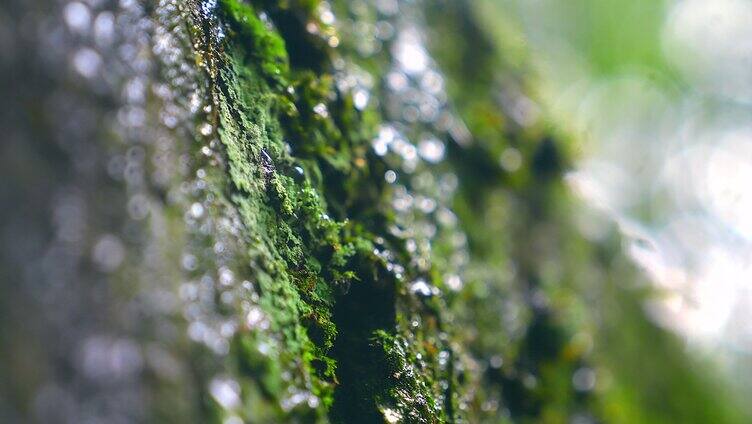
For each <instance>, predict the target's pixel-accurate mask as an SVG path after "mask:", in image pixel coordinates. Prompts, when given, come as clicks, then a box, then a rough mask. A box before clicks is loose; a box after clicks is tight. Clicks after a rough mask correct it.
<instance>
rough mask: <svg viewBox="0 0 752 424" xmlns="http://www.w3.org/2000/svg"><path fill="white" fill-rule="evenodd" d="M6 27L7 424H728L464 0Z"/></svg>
mask: <svg viewBox="0 0 752 424" xmlns="http://www.w3.org/2000/svg"><path fill="white" fill-rule="evenodd" d="M481 3H482V2H481ZM1 10H2V15H0V27H2V29H0V31H2V35H3V37H2V39H3V40H4V41H3V45H2V46H1V47H0V51H1V53H0V54H2V56H0V57H1V58H2V62H1V65H2V75H6V76H7V77H4V78H2V81H1V82H0V84H2V85H3V93H8V94H7V95H6V97H8V98H9V102H6V104H5V105H4V106H3V110H2V121H0V122H2V128H3V130H4V131H3V133H4V135H3V138H4V141H3V142H2V158H0V161H1V163H0V167H2V169H3V173H4V174H7V175H8V176H7V177H4V178H3V179H4V180H5V183H4V184H3V185H2V188H1V189H0V194H1V195H2V204H3V208H2V209H3V210H2V234H1V236H2V249H3V250H2V268H1V270H0V273H1V274H0V275H1V276H2V293H3V295H2V296H0V362H2V364H3V365H2V367H1V368H0V379H1V380H2V382H3V387H0V421H2V422H71V423H80V422H110V423H115V422H202V423H203V422H222V423H238V422H250V423H271V422H327V421H331V422H342V423H355V422H389V423H396V422H408V423H437V422H473V423H474V422H505V421H514V422H552V423H559V422H561V423H564V422H578V423H580V422H600V421H609V422H638V421H639V422H665V421H667V420H669V421H671V420H673V421H674V422H736V421H738V420H741V418H740V414H741V412H739V411H738V410H734V409H732V408H730V406H728V405H726V404H725V403H724V402H718V403H712V402H710V401H709V400H710V399H711V398H710V397H708V396H707V393H708V391H711V390H715V389H713V387H714V386H712V385H710V384H709V383H708V382H707V381H706V380H704V379H700V377H697V376H696V374H693V373H689V372H688V370H690V369H691V367H692V363H691V362H690V360H689V359H687V358H686V357H685V356H684V355H683V353H682V350H681V348H680V345H679V344H678V343H677V342H676V341H675V340H674V339H673V338H672V337H671V336H669V335H667V334H665V333H663V332H662V331H661V330H659V329H657V328H655V327H654V326H653V325H652V324H650V323H649V322H648V321H647V320H645V318H643V315H642V311H641V309H640V307H639V303H638V299H639V295H638V294H636V293H635V290H633V289H626V288H624V286H621V285H619V284H618V282H619V281H632V280H634V279H635V276H634V272H633V271H632V270H631V268H630V267H629V265H628V264H626V263H625V261H624V259H623V258H622V257H621V255H620V253H619V241H618V239H617V238H616V237H615V236H608V237H605V238H604V237H602V238H600V239H598V240H597V241H594V240H591V239H588V238H587V237H584V236H583V235H582V232H581V231H580V228H581V225H580V224H581V223H582V222H581V221H582V220H581V219H579V218H580V216H579V215H580V213H581V212H580V211H579V209H577V207H576V205H575V204H574V203H573V202H572V201H571V200H570V199H569V195H568V194H567V192H566V190H565V187H564V182H563V175H564V172H565V170H566V169H567V168H568V167H569V166H570V160H571V154H570V152H569V151H568V146H567V143H566V140H565V138H562V137H561V136H560V134H557V133H556V132H555V131H552V130H551V128H550V126H549V124H548V123H547V121H546V119H545V112H544V111H542V110H540V109H539V107H538V106H536V104H535V101H534V99H533V98H531V97H529V96H530V93H532V92H533V89H534V85H533V84H534V80H533V76H532V75H531V73H530V69H529V68H528V67H527V65H525V64H524V59H522V58H520V57H518V56H519V54H514V55H512V54H511V53H509V52H508V50H507V49H506V47H505V45H504V43H503V42H501V41H500V40H498V39H496V38H494V35H493V31H492V30H490V29H489V28H485V27H484V26H483V24H482V22H481V21H479V20H478V19H477V14H478V13H479V10H482V8H480V7H478V6H476V5H474V4H473V2H463V1H437V2H420V1H404V2H398V1H396V0H378V1H374V2H361V1H355V2H351V1H335V2H331V3H327V2H323V1H318V0H299V1H297V0H289V1H288V0H285V1H272V0H255V1H242V0H219V1H211V0H207V1H201V2H200V1H195V0H191V1H170V0H162V1H159V2H156V1H155V2H138V1H135V0H122V1H119V2H114V1H105V0H103V1H86V2H64V1H52V0H50V1H36V2H31V3H29V2H26V1H24V2H21V1H15V0H9V1H6V5H4V6H2V7H1ZM5 40H7V42H6V41H5ZM578 219H579V220H578ZM605 233H606V234H612V233H613V231H611V230H607V231H605ZM617 299H618V302H617ZM594 300H597V302H595V301H594ZM645 337H650V340H651V343H652V344H653V345H652V346H651V347H650V348H649V349H646V348H645V347H644V346H643V345H642V343H643V342H642V340H644V339H645ZM646 352H647V353H649V354H650V355H651V358H652V360H651V361H650V364H653V365H648V362H647V361H646V362H645V363H643V362H642V361H643V358H641V355H642V354H645V353H646ZM656 364H658V365H656ZM649 366H657V367H660V371H658V370H653V371H649ZM643 367H644V368H643ZM641 368H643V369H644V370H645V372H646V373H650V374H651V376H650V377H649V378H647V379H645V378H642V377H635V369H641ZM677 380H681V381H682V384H681V387H675V385H674V382H675V381H677ZM6 383H7V384H6ZM669 390H671V391H673V393H674V394H673V395H672V396H667V395H665V393H666V392H667V391H669ZM688 399H690V400H695V399H700V400H701V401H700V402H687V400H688ZM711 403H712V405H711Z"/></svg>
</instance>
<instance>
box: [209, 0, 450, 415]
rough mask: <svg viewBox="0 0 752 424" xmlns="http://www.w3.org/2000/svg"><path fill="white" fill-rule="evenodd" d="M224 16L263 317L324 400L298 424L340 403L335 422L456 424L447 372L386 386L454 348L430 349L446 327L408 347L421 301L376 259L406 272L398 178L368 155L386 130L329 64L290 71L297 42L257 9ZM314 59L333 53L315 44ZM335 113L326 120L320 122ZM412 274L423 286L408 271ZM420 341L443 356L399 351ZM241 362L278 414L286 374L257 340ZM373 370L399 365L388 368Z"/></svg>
mask: <svg viewBox="0 0 752 424" xmlns="http://www.w3.org/2000/svg"><path fill="white" fill-rule="evenodd" d="M261 7H263V8H264V11H265V12H267V13H268V16H271V17H272V19H274V18H275V17H280V16H287V17H289V16H291V15H292V16H295V17H296V19H297V21H298V23H300V24H304V23H305V22H307V21H308V20H309V19H312V18H302V19H301V18H300V16H304V15H305V14H310V13H311V11H312V10H314V9H315V7H314V6H313V5H312V3H306V4H304V5H303V6H298V5H296V6H295V7H291V6H289V4H285V3H280V4H277V3H274V4H270V2H265V4H263V5H261ZM220 16H221V18H222V20H223V21H224V22H225V24H226V29H227V38H226V41H225V42H223V43H222V47H221V49H218V50H217V51H215V52H206V53H205V54H207V55H215V56H216V59H218V60H216V61H215V62H214V64H213V65H210V69H209V74H210V75H212V76H213V81H214V83H213V86H214V89H213V92H214V96H215V106H216V109H215V114H216V120H217V123H218V127H219V135H220V140H221V141H222V143H223V145H224V146H225V150H226V156H227V165H228V172H229V175H230V179H231V181H232V188H231V189H229V192H228V196H229V197H230V198H231V199H232V201H233V203H234V204H235V205H236V207H237V209H238V210H239V212H240V215H241V217H242V220H243V223H244V225H245V228H246V235H245V237H246V238H247V240H248V242H249V243H248V244H249V245H250V246H252V247H251V249H250V252H249V255H250V259H251V262H252V264H253V269H252V273H253V274H254V276H255V278H256V283H257V284H258V286H259V291H260V292H261V300H260V304H261V306H262V307H263V309H264V311H265V312H266V313H267V314H268V315H269V317H270V320H271V322H272V326H273V328H274V329H275V330H278V331H279V332H281V333H282V334H284V340H283V341H282V343H281V346H280V352H279V354H280V357H281V358H283V359H282V360H281V361H280V366H281V367H282V368H286V369H287V371H291V370H293V371H295V374H296V375H298V377H299V378H300V380H301V381H303V382H304V384H305V385H306V387H307V388H309V389H310V390H311V391H312V393H314V394H315V395H316V396H317V397H318V398H319V399H320V400H321V404H320V406H316V407H314V408H313V410H314V412H312V413H310V412H305V411H293V414H294V415H292V416H299V417H309V418H315V419H318V420H321V419H324V417H325V415H324V414H326V412H327V410H328V409H329V407H330V406H331V405H332V403H334V409H333V410H332V412H331V415H330V418H331V419H332V420H334V421H348V420H351V419H353V418H354V417H359V418H362V419H367V420H368V419H369V418H370V420H371V421H374V422H377V421H383V419H384V415H383V414H384V413H386V411H397V413H399V414H400V415H401V416H403V417H404V419H405V420H406V421H409V422H438V421H439V420H442V421H444V420H445V419H446V418H447V414H446V412H445V411H446V410H451V404H452V398H453V397H452V396H451V394H450V393H448V390H447V389H446V388H440V384H439V382H440V381H446V380H447V377H446V375H441V376H440V377H437V376H438V375H439V374H442V373H443V374H446V373H447V372H448V371H447V367H439V366H435V367H434V366H432V368H433V369H435V370H436V372H435V373H434V372H430V373H422V372H407V373H402V374H401V375H400V377H399V378H397V377H395V376H394V375H392V374H389V373H384V371H385V370H390V369H392V368H394V364H400V369H409V368H410V367H411V366H416V365H417V366H426V365H427V364H429V365H433V364H435V363H438V362H437V361H438V360H437V355H436V353H437V352H442V351H448V350H449V349H448V347H447V346H443V345H444V344H445V343H444V342H443V341H441V340H439V338H438V337H429V336H430V334H429V333H430V332H435V331H436V328H437V326H436V325H433V326H429V327H428V328H426V329H420V330H417V331H415V332H414V333H416V334H403V335H402V336H400V335H399V334H397V328H398V327H399V328H401V329H402V330H401V331H400V332H401V333H405V331H406V329H409V328H410V327H409V326H408V325H399V326H398V325H397V324H398V322H404V321H405V318H400V317H399V316H398V315H399V314H398V311H397V307H396V305H397V303H399V302H402V301H399V300H398V298H401V297H409V295H408V294H406V290H405V288H404V285H403V284H401V282H400V281H399V279H397V278H396V277H395V276H394V275H393V274H391V273H390V272H389V271H388V270H387V268H386V266H385V265H386V264H385V260H384V259H382V258H381V257H379V256H378V255H377V254H376V253H375V251H374V249H375V247H376V246H377V245H378V246H379V247H381V248H388V249H390V250H391V251H392V252H394V253H395V256H396V257H397V260H398V261H399V260H403V261H404V262H407V261H408V260H407V259H408V254H407V252H406V251H405V249H404V248H403V247H402V242H401V241H400V240H398V239H395V238H394V237H391V236H387V235H386V234H387V233H386V232H385V231H384V229H385V228H386V226H387V225H388V224H389V222H391V217H390V213H391V212H390V211H389V203H388V202H387V199H388V191H387V188H386V187H385V184H384V182H383V177H381V176H382V175H383V173H384V172H385V170H386V169H387V168H386V165H385V164H384V163H383V162H381V161H380V159H379V158H378V157H376V156H375V155H373V154H372V153H370V151H369V135H370V134H371V132H372V125H369V123H373V122H377V120H378V117H377V116H375V114H373V113H372V112H369V113H366V116H365V117H364V116H363V114H362V113H360V112H358V111H357V110H356V109H355V108H354V107H353V104H352V99H351V98H350V96H349V95H347V94H346V93H340V92H337V91H336V90H334V89H333V88H332V85H331V77H330V76H328V74H327V73H323V74H319V72H320V70H321V68H320V67H321V66H324V65H321V64H320V65H317V66H310V67H301V65H300V63H301V61H297V60H294V58H288V56H287V51H288V50H289V49H288V48H286V46H285V40H283V39H282V38H281V37H280V36H279V33H277V32H276V30H274V28H273V26H272V25H269V24H268V23H266V22H263V21H262V20H261V19H260V18H259V16H258V15H257V14H256V12H255V11H254V9H253V7H252V6H251V5H249V4H246V3H242V2H240V1H236V0H225V1H222V2H220ZM280 19H282V18H280ZM288 23H289V22H288ZM287 30H288V32H289V31H290V29H289V27H288V28H287ZM292 31H293V32H295V30H294V29H293V30H292ZM298 34H299V32H298ZM302 41H303V40H302V39H301V38H297V39H296V42H302ZM306 48H310V49H319V50H321V48H322V47H321V44H320V43H317V42H315V40H314V41H313V42H311V44H310V45H309V46H306ZM299 49H300V47H299V46H298V47H297V48H296V49H292V50H298V51H299ZM328 54H329V53H327V52H326V51H321V52H319V53H318V54H317V55H318V56H319V57H323V58H326V57H327V55H328ZM210 63H211V62H210ZM290 63H293V64H294V65H293V66H290V65H289V64H290ZM302 63H305V61H302ZM212 68H213V69H212ZM317 68H318V69H317ZM322 104H323V105H324V106H323V107H324V108H325V109H324V110H325V111H326V113H321V110H318V111H317V110H315V109H314V108H315V107H317V106H318V105H322ZM318 107H319V109H320V108H321V106H318ZM283 139H287V140H289V144H287V145H286V143H284V142H283ZM301 170H302V171H303V172H302V173H301ZM362 187H369V189H368V190H361V189H360V188H362ZM330 214H331V216H332V217H331V218H330V216H329V215H330ZM376 234H384V237H383V238H381V237H377V236H376ZM406 274H407V277H408V278H409V277H413V276H412V275H410V274H411V273H410V271H409V270H408V272H407V273H406ZM420 303H421V302H418V303H417V304H416V305H411V306H410V307H411V308H412V309H413V311H412V312H413V313H415V314H419V315H421V314H422V315H425V318H426V319H425V321H427V322H437V321H438V320H439V317H438V312H437V308H436V307H423V306H421V304H420ZM420 334H423V335H420ZM416 335H417V336H418V337H421V338H422V339H425V340H426V343H425V344H426V345H432V346H433V347H432V348H430V349H428V350H430V351H431V352H425V350H426V349H425V348H424V347H420V348H419V347H415V346H412V344H411V343H410V344H406V345H405V344H404V343H403V348H401V349H396V348H395V347H394V346H395V344H394V343H396V342H395V340H403V339H404V338H405V337H411V338H412V337H416ZM437 345H441V346H437ZM233 352H234V354H235V355H236V356H237V357H238V362H239V364H240V365H239V367H238V370H239V373H240V374H241V375H243V374H244V373H245V376H246V377H249V378H258V379H260V380H261V384H262V386H264V392H265V395H266V396H268V397H269V398H270V399H272V400H274V401H276V402H277V403H279V402H280V399H279V397H280V394H279V390H278V388H279V386H278V384H279V382H278V380H279V378H278V377H277V376H276V375H278V374H281V373H282V372H283V371H282V370H280V369H277V370H276V371H275V370H274V369H272V368H273V367H272V368H269V367H268V366H269V365H271V364H269V362H268V361H264V360H263V359H260V358H254V352H255V349H254V342H253V336H252V334H249V333H242V334H240V335H238V336H237V337H236V341H235V343H234V344H233ZM421 352H423V353H421ZM256 356H258V355H256ZM371 360H374V361H376V362H380V363H383V364H391V365H390V366H389V367H387V368H384V369H378V368H374V367H372V366H371V362H370V361H371ZM264 363H266V364H267V365H263V364H264ZM290 364H295V365H290ZM259 366H260V367H261V368H259ZM441 370H443V371H441ZM395 378H397V380H395ZM416 389H419V393H418V395H417V396H416V395H415V393H414V391H415V390H416ZM437 396H439V397H442V398H441V399H437ZM444 397H445V398H446V399H444ZM280 413H282V411H280ZM299 414H303V415H299Z"/></svg>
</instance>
